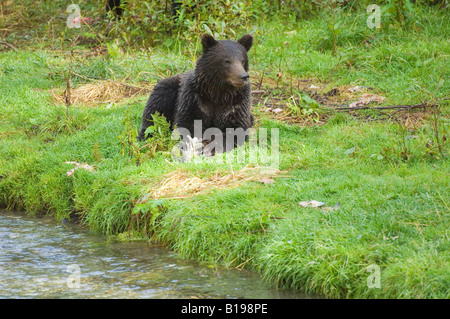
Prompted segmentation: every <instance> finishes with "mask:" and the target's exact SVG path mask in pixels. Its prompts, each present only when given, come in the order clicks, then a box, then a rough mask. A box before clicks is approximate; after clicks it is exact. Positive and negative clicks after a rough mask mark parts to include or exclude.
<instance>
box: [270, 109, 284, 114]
mask: <svg viewBox="0 0 450 319" xmlns="http://www.w3.org/2000/svg"><path fill="white" fill-rule="evenodd" d="M272 112H273V113H275V114H278V113H281V112H283V110H282V109H280V108H276V109H274V110H272Z"/></svg>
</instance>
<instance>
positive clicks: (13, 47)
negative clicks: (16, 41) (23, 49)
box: [0, 41, 19, 53]
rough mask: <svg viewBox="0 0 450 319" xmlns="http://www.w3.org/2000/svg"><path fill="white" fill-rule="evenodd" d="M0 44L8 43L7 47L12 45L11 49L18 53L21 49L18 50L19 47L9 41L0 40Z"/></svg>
mask: <svg viewBox="0 0 450 319" xmlns="http://www.w3.org/2000/svg"><path fill="white" fill-rule="evenodd" d="M0 44H3V45H6V46H7V47H10V48H11V49H13V50H14V51H15V52H16V53H19V50H17V48H16V47H15V46H13V45H12V44H10V43H8V42H4V41H0Z"/></svg>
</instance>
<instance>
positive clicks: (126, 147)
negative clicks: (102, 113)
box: [119, 110, 177, 166]
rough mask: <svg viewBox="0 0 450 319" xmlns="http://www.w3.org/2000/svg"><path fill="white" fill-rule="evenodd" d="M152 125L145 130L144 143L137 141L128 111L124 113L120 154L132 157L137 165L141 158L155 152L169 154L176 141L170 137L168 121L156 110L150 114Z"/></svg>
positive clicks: (152, 154) (145, 157)
mask: <svg viewBox="0 0 450 319" xmlns="http://www.w3.org/2000/svg"><path fill="white" fill-rule="evenodd" d="M152 118H153V125H151V126H149V127H148V128H147V130H146V131H145V136H146V137H148V139H147V140H146V141H145V144H144V145H142V142H138V141H137V139H136V138H137V131H136V128H135V126H134V125H133V123H132V121H131V117H130V114H129V111H128V110H127V111H126V113H125V117H124V120H123V123H124V124H125V131H124V132H123V133H122V134H121V135H120V136H119V139H120V143H121V144H122V155H124V156H125V154H128V156H131V157H134V158H135V160H136V165H137V166H139V165H140V164H141V163H142V161H143V160H146V159H150V158H154V157H155V156H156V155H157V154H163V155H167V156H170V151H171V150H172V148H173V147H174V146H175V144H176V143H177V140H176V139H172V130H171V128H170V123H168V122H167V120H166V118H165V117H164V116H163V115H160V114H159V113H158V112H156V113H155V114H153V115H152Z"/></svg>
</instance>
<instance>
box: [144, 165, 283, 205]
mask: <svg viewBox="0 0 450 319" xmlns="http://www.w3.org/2000/svg"><path fill="white" fill-rule="evenodd" d="M285 173H286V172H284V171H279V170H277V169H272V168H267V167H262V166H256V167H250V166H249V165H247V166H245V167H244V168H242V169H240V170H238V171H234V170H231V172H219V171H216V173H215V174H214V175H212V176H206V177H199V176H195V175H194V174H193V173H191V172H188V171H185V170H183V169H177V170H175V171H172V172H170V173H168V174H166V175H164V176H163V177H162V179H161V180H160V182H159V183H158V184H157V185H155V186H153V187H151V188H150V189H149V190H148V192H146V195H144V196H143V197H142V198H141V199H140V200H139V201H138V202H139V203H145V202H147V201H148V200H149V199H159V198H189V197H193V196H196V195H199V194H205V193H208V192H211V191H214V190H218V189H230V188H235V187H238V186H240V185H242V184H244V183H246V182H249V181H255V182H260V183H263V184H268V183H274V182H275V180H273V179H272V178H275V177H287V175H285Z"/></svg>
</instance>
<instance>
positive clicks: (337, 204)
mask: <svg viewBox="0 0 450 319" xmlns="http://www.w3.org/2000/svg"><path fill="white" fill-rule="evenodd" d="M340 207H341V203H339V202H337V203H336V205H334V207H328V206H327V207H323V208H322V211H324V212H326V211H333V210H338V209H339V208H340Z"/></svg>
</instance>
